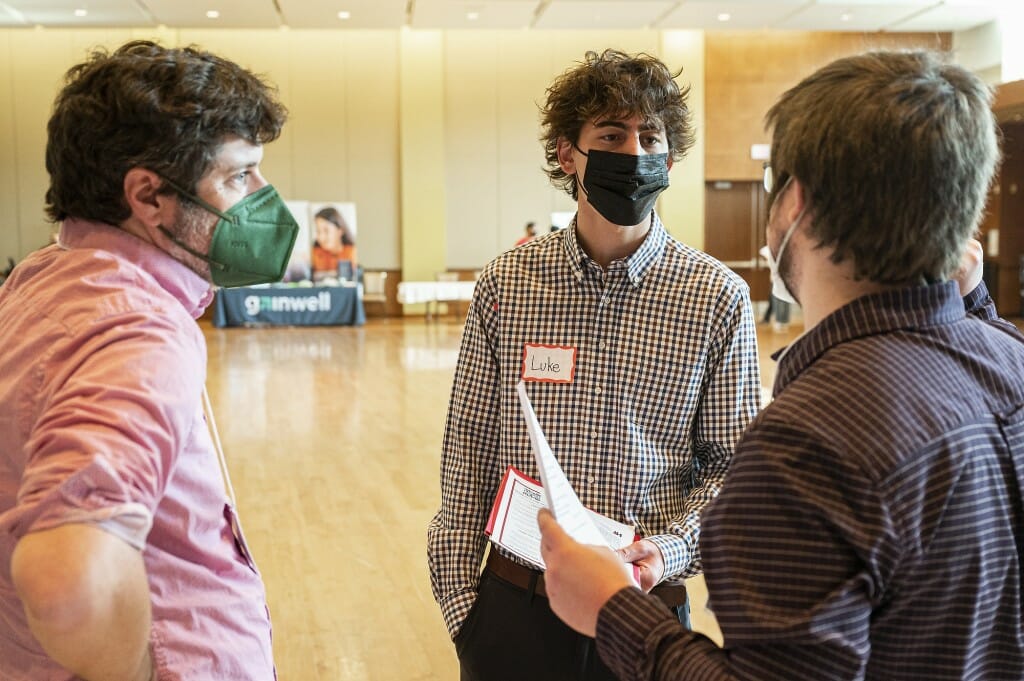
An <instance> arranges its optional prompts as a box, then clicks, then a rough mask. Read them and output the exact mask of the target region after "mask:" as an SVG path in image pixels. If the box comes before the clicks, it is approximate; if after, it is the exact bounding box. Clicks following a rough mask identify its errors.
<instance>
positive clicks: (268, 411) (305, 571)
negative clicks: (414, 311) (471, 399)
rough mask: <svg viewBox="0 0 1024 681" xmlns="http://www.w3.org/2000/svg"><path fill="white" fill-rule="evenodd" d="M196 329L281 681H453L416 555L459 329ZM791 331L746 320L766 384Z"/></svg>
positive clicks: (415, 325)
mask: <svg viewBox="0 0 1024 681" xmlns="http://www.w3.org/2000/svg"><path fill="white" fill-rule="evenodd" d="M203 329H204V332H205V334H206V338H207V342H208V345H209V353H210V363H209V379H208V387H209V391H210V396H211V399H212V402H213V406H214V410H215V413H216V415H217V421H218V425H219V427H220V431H221V437H222V439H223V442H224V448H225V451H226V454H227V458H228V462H229V465H230V468H231V473H232V478H233V481H234V486H235V491H236V494H237V497H238V503H239V507H240V509H241V514H242V520H243V522H244V525H245V531H246V535H247V537H248V539H249V542H250V544H251V546H252V549H253V553H254V554H255V556H256V560H257V562H258V564H259V565H260V568H261V570H262V572H263V576H264V579H265V581H266V585H267V592H268V599H269V602H270V608H271V613H272V616H273V621H274V652H275V658H276V661H277V667H278V673H279V675H280V678H281V679H282V681H293V680H294V681H318V680H323V681H328V680H329V681H340V680H345V681H364V680H371V679H372V680H379V681H415V680H416V679H442V680H444V679H452V680H454V679H457V678H458V666H457V663H456V660H455V655H454V651H453V649H452V646H451V643H450V641H449V639H448V635H447V632H446V631H445V628H444V625H443V623H442V619H441V615H440V611H439V610H438V608H437V606H436V605H435V603H434V600H433V598H432V596H431V593H430V582H429V579H428V575H427V567H426V549H425V546H426V527H427V523H428V522H429V520H430V518H431V517H432V516H433V514H434V512H435V510H436V508H437V504H438V498H439V491H438V463H439V458H440V453H439V452H440V446H441V435H442V432H443V428H444V417H445V411H446V407H447V401H448V393H449V389H450V387H451V380H452V373H453V371H454V367H455V361H456V357H457V352H458V344H459V338H460V334H461V330H462V329H461V324H460V323H459V321H458V320H452V319H442V320H441V321H439V322H435V323H426V322H425V321H423V320H422V318H414V319H410V320H407V321H402V320H371V322H370V323H368V324H367V325H366V326H364V327H361V328H352V327H314V328H261V329H216V328H213V327H210V326H207V325H204V327H203ZM799 331H800V328H799V325H798V324H797V325H794V326H793V327H791V329H790V330H787V331H784V332H773V331H772V329H771V327H770V326H768V325H763V324H762V325H759V327H758V334H759V349H760V352H761V359H762V380H763V382H764V383H765V384H766V385H771V380H772V379H773V377H774V365H773V363H772V362H771V360H770V359H769V358H768V355H770V353H771V352H772V351H774V350H775V349H777V348H779V347H781V346H782V345H785V344H786V343H788V342H789V341H791V340H792V339H793V338H794V337H795V336H796V334H797V333H798V332H799ZM694 587H695V588H694V590H693V593H694V594H695V597H696V598H697V599H698V600H699V599H700V598H702V595H701V593H700V584H695V585H694ZM695 605H696V607H695V610H694V621H695V624H697V625H698V626H701V627H704V628H705V629H706V630H707V631H708V632H709V633H711V634H712V635H714V634H715V631H714V629H715V627H714V624H713V622H708V621H707V618H706V617H704V616H703V610H702V608H701V607H700V604H699V603H697V604H695Z"/></svg>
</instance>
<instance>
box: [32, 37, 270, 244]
mask: <svg viewBox="0 0 1024 681" xmlns="http://www.w3.org/2000/svg"><path fill="white" fill-rule="evenodd" d="M286 117H287V111H286V110H285V108H284V106H283V105H282V104H281V103H280V102H279V101H278V99H277V92H276V90H275V89H274V88H272V87H271V86H270V85H268V84H267V83H266V82H265V81H264V80H262V79H261V78H260V77H259V76H256V75H254V74H252V73H250V72H249V71H247V70H245V69H243V68H242V67H241V66H239V65H237V64H235V63H233V62H230V61H228V60H226V59H223V58H221V57H218V56H217V55H214V54H211V53H209V52H204V51H202V50H200V49H198V48H195V47H183V48H165V47H161V46H160V45H157V44H156V43H152V42H149V41H145V40H137V41H133V42H130V43H127V44H125V45H123V46H122V47H120V48H118V49H117V50H116V51H114V52H113V53H107V52H106V51H105V50H97V51H95V52H93V53H92V54H91V56H90V57H89V59H88V60H87V61H85V62H83V63H81V64H78V65H76V66H73V67H71V69H70V70H69V71H68V72H67V74H66V75H65V84H64V87H63V89H62V90H61V91H60V93H59V94H58V95H57V99H56V102H55V103H54V109H53V115H52V116H51V117H50V121H49V124H48V125H47V132H48V138H47V143H46V170H47V171H48V172H49V173H50V188H49V189H48V190H47V192H46V204H47V205H46V212H47V214H48V215H49V216H50V218H51V219H53V220H63V219H64V218H66V217H69V216H74V217H79V218H86V219H90V220H99V221H102V222H107V223H110V224H113V225H117V224H120V223H121V222H123V221H124V220H125V219H127V218H128V217H129V216H130V215H131V210H130V209H129V207H128V204H127V202H126V201H125V199H124V176H125V174H126V173H127V172H128V171H129V170H131V169H132V168H136V167H142V168H147V169H149V170H152V171H154V172H156V173H158V174H160V175H161V176H163V177H166V178H168V179H170V180H171V181H173V182H175V183H176V184H178V185H180V186H181V187H184V188H186V189H188V190H189V191H190V192H192V193H193V194H194V193H195V187H196V183H197V182H198V181H199V179H200V178H201V177H202V176H203V175H204V174H205V173H206V171H207V170H208V169H209V167H210V164H211V162H212V160H213V159H214V157H215V156H216V154H217V151H218V149H219V147H220V145H221V144H222V143H223V142H224V140H225V138H226V137H228V136H231V135H237V136H238V137H241V138H243V139H245V140H248V141H249V142H251V143H252V144H265V143H267V142H270V141H272V140H274V139H277V136H278V135H279V134H280V133H281V126H282V125H284V121H285V118H286ZM166 191H168V192H171V191H174V190H173V189H171V188H170V187H168V188H167V190H166Z"/></svg>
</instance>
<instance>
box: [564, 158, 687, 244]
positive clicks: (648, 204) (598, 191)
mask: <svg viewBox="0 0 1024 681" xmlns="http://www.w3.org/2000/svg"><path fill="white" fill-rule="evenodd" d="M576 151H578V152H580V153H581V154H583V155H584V156H586V157H587V169H586V173H585V176H584V178H583V182H582V183H581V187H582V188H583V193H584V194H586V195H587V201H589V202H590V205H591V206H593V207H594V210H596V211H597V212H598V213H600V214H601V216H602V217H604V219H605V220H607V221H608V222H611V223H612V224H615V225H621V226H623V227H629V226H632V225H639V224H640V223H641V222H643V221H644V220H645V219H647V216H648V215H650V214H651V211H652V210H653V209H654V202H655V201H657V200H658V195H659V194H661V192H663V191H665V189H666V188H667V187H668V154H646V155H644V156H634V155H633V154H618V153H615V152H613V151H598V150H596V149H592V150H591V151H590V153H589V154H588V153H586V152H584V151H583V150H582V149H580V148H579V147H576Z"/></svg>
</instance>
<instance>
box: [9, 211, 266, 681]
mask: <svg viewBox="0 0 1024 681" xmlns="http://www.w3.org/2000/svg"><path fill="white" fill-rule="evenodd" d="M212 297H213V294H212V291H211V288H210V285H209V284H208V283H207V282H206V281H204V280H203V279H202V278H201V277H199V276H198V275H196V274H195V273H194V272H192V271H191V270H190V269H188V268H187V267H185V266H184V265H182V264H181V263H179V262H178V261H176V260H174V259H173V258H171V257H170V256H168V255H167V254H166V253H164V252H163V251H161V250H159V249H157V248H156V247H154V246H152V245H151V244H148V243H145V242H143V241H142V240H140V239H137V238H136V237H134V236H132V235H130V234H128V233H126V232H124V231H122V230H120V229H116V228H114V227H111V226H109V225H104V224H99V223H93V222H85V221H81V220H67V221H65V222H64V224H63V225H62V227H61V233H60V241H59V244H58V245H56V246H50V247H48V248H44V249H42V250H40V251H37V252H35V253H33V254H31V255H30V256H29V257H28V258H26V259H25V261H24V262H22V263H21V264H20V265H19V266H18V268H17V269H16V270H15V272H14V274H13V275H12V276H11V277H10V278H9V279H8V280H7V282H6V283H4V285H3V286H0V677H2V678H3V679H5V680H8V681H22V680H24V681H29V680H31V681H40V680H46V681H57V680H61V681H64V680H66V679H68V678H70V674H69V673H68V672H67V671H65V670H63V669H61V668H60V667H59V666H58V665H56V664H55V663H54V662H53V661H51V660H50V659H49V658H48V657H47V656H46V654H45V653H44V652H43V650H42V648H41V647H40V646H39V644H38V643H37V642H36V641H35V639H34V638H33V636H32V634H31V632H30V631H29V628H28V625H27V622H26V620H25V615H24V611H23V609H22V605H21V603H20V601H19V600H18V598H17V595H16V594H15V592H14V588H13V585H12V583H11V573H10V561H11V553H12V551H13V550H14V546H15V544H16V543H17V541H18V540H19V539H20V538H21V537H23V536H24V535H25V534H26V533H28V532H35V531H39V530H45V529H49V528H53V527H56V526H59V525H63V524H66V523H87V524H90V525H94V526H97V527H100V528H103V529H104V530H106V531H108V532H110V533H112V534H114V535H116V536H118V537H120V538H121V539H123V540H124V541H126V542H128V543H129V544H131V545H132V546H134V547H136V548H138V549H139V550H140V551H142V555H143V558H144V560H145V565H146V571H147V573H148V576H149V585H150V592H151V596H152V609H153V627H152V632H151V635H150V638H151V646H152V650H153V653H154V658H155V660H156V663H157V667H158V669H159V678H160V679H161V681H164V680H170V679H189V680H191V679H218V680H224V679H238V680H241V679H245V680H246V681H248V680H250V679H272V678H274V667H273V661H272V656H271V645H270V620H269V614H268V610H267V606H266V597H265V594H264V590H263V583H262V581H261V579H260V576H259V573H258V572H257V571H256V567H255V566H254V565H253V564H252V563H251V561H250V560H249V559H248V558H247V557H246V552H245V551H244V550H243V547H241V546H240V545H239V543H238V542H236V540H235V537H234V535H233V533H232V528H231V523H230V514H231V510H230V509H229V508H228V504H227V500H226V497H225V493H224V484H223V480H222V477H221V473H220V468H219V466H218V461H217V455H216V453H215V450H214V448H213V444H212V442H211V438H210V434H209V430H208V429H207V426H206V421H205V419H204V417H203V412H202V405H201V396H202V390H203V384H204V382H205V379H206V344H205V341H204V340H203V335H202V333H201V331H200V330H199V328H198V326H197V325H196V323H195V318H196V317H198V316H199V315H200V314H201V313H202V311H203V310H204V309H205V307H206V306H207V305H208V304H209V303H210V301H211V300H212Z"/></svg>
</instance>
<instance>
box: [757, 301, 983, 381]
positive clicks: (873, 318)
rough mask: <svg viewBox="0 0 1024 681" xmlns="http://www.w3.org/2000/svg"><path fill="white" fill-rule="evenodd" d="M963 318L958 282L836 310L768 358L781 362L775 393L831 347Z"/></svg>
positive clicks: (851, 304) (963, 309)
mask: <svg viewBox="0 0 1024 681" xmlns="http://www.w3.org/2000/svg"><path fill="white" fill-rule="evenodd" d="M965 315H966V311H965V308H964V302H963V298H961V297H960V289H959V287H958V286H957V284H956V282H952V281H947V282H942V283H938V284H931V285H929V286H916V287H911V288H901V289H896V290H892V291H883V292H881V293H872V294H869V295H866V296H862V297H860V298H857V299H856V300H854V301H852V302H850V303H847V304H846V305H844V306H843V307H841V308H839V309H838V310H836V311H835V312H833V313H832V314H830V315H829V316H828V317H826V318H825V319H823V320H822V321H821V322H819V323H818V325H817V326H815V327H813V328H811V329H808V330H807V331H805V332H804V333H803V334H802V335H801V336H800V337H799V338H797V339H796V340H795V341H793V343H791V344H790V345H789V346H788V347H785V348H783V349H781V350H779V351H777V352H776V353H774V354H773V355H772V359H775V360H777V361H778V363H779V367H778V373H777V374H776V378H775V386H774V389H773V394H775V395H778V394H779V393H780V392H782V391H783V390H784V389H785V388H786V386H787V385H789V384H790V383H792V382H793V381H794V380H796V378H797V377H798V376H799V375H800V374H801V373H802V372H803V371H804V370H805V369H807V368H808V367H809V366H811V365H812V364H813V363H814V362H815V361H816V360H817V359H818V358H819V357H821V356H822V355H823V354H825V352H826V351H828V350H829V349H830V348H833V347H835V346H837V345H840V344H842V343H845V342H847V341H850V340H854V339H856V338H863V337H866V336H874V335H878V334H883V333H888V332H891V331H896V330H899V329H919V328H922V327H926V326H936V325H941V324H951V323H953V322H955V321H958V320H960V319H963V318H964V316H965Z"/></svg>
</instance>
